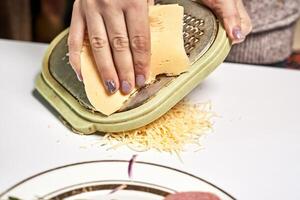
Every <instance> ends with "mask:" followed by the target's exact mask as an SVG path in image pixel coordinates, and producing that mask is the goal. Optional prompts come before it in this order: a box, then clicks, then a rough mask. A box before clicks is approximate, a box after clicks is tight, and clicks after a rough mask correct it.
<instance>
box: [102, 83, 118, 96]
mask: <svg viewBox="0 0 300 200" xmlns="http://www.w3.org/2000/svg"><path fill="white" fill-rule="evenodd" d="M105 85H106V89H107V90H108V92H109V93H111V94H113V93H114V92H115V91H116V89H117V88H116V84H115V82H114V81H113V80H108V81H105Z"/></svg>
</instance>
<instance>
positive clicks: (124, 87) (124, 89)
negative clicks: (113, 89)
mask: <svg viewBox="0 0 300 200" xmlns="http://www.w3.org/2000/svg"><path fill="white" fill-rule="evenodd" d="M130 91H131V85H130V84H129V83H128V82H127V81H122V92H124V93H125V94H128V93H130Z"/></svg>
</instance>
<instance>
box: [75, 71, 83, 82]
mask: <svg viewBox="0 0 300 200" xmlns="http://www.w3.org/2000/svg"><path fill="white" fill-rule="evenodd" d="M75 74H76V76H77V79H78V80H79V81H80V82H82V76H81V75H80V74H79V73H77V72H75Z"/></svg>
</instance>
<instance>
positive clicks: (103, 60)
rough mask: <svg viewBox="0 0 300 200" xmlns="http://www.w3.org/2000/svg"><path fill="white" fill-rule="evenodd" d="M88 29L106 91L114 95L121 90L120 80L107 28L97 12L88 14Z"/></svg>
mask: <svg viewBox="0 0 300 200" xmlns="http://www.w3.org/2000/svg"><path fill="white" fill-rule="evenodd" d="M87 27H88V32H89V39H90V44H91V48H92V51H93V55H94V59H95V62H96V64H97V68H98V71H99V74H100V76H101V79H102V81H103V84H104V85H105V87H106V90H107V91H108V92H109V93H110V94H113V93H114V92H116V91H117V90H118V88H119V79H118V75H117V72H116V69H115V66H114V63H113V59H112V55H111V51H110V46H109V42H108V38H107V33H106V28H105V25H104V22H103V19H102V17H101V15H100V14H99V13H97V12H89V14H87Z"/></svg>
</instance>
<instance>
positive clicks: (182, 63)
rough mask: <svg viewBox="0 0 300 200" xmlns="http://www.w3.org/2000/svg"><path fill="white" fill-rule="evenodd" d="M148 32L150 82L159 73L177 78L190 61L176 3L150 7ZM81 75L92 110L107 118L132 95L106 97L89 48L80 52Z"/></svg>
mask: <svg viewBox="0 0 300 200" xmlns="http://www.w3.org/2000/svg"><path fill="white" fill-rule="evenodd" d="M149 20H150V32H151V66H150V77H149V80H148V81H147V82H148V83H149V82H152V81H154V80H155V77H156V76H157V75H159V74H167V75H179V74H181V73H183V72H185V71H186V70H187V69H188V66H189V59H188V57H187V55H186V53H185V50H184V42H183V36H182V32H183V7H181V6H178V5H177V4H172V5H158V6H150V8H149ZM81 73H82V77H83V82H84V85H85V91H86V94H87V97H88V99H89V101H90V103H91V104H92V105H93V107H94V108H95V109H96V110H97V111H99V112H101V113H103V114H105V115H110V114H112V113H114V112H116V111H118V110H119V109H120V108H121V107H122V105H123V104H124V102H125V101H126V100H128V99H129V97H130V95H131V94H132V93H134V92H135V91H136V90H133V91H132V93H131V94H128V95H123V94H122V93H121V92H120V91H117V92H116V93H114V94H112V95H109V94H108V93H107V92H106V90H105V87H104V85H103V82H102V80H101V77H100V75H99V72H98V70H97V67H96V64H95V61H94V59H93V54H92V52H91V49H90V47H89V46H86V45H85V46H84V47H83V49H82V52H81Z"/></svg>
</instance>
